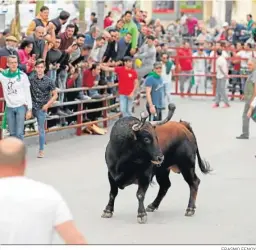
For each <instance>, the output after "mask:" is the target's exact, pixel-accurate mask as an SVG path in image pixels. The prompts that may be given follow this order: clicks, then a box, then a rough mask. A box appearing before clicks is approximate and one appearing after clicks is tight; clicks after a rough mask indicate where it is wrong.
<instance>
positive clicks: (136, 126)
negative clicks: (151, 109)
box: [132, 111, 149, 131]
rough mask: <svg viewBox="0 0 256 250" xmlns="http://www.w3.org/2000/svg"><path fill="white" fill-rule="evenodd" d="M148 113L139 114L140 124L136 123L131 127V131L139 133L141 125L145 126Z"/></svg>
mask: <svg viewBox="0 0 256 250" xmlns="http://www.w3.org/2000/svg"><path fill="white" fill-rule="evenodd" d="M148 116H149V114H148V112H147V111H144V112H141V114H140V122H139V123H136V124H134V125H133V126H132V130H133V131H139V130H140V129H141V128H142V127H143V125H144V124H145V122H146V120H147V119H148Z"/></svg>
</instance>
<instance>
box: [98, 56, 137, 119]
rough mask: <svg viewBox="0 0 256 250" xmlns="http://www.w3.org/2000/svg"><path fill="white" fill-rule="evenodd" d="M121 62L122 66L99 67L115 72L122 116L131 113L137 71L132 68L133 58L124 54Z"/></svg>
mask: <svg viewBox="0 0 256 250" xmlns="http://www.w3.org/2000/svg"><path fill="white" fill-rule="evenodd" d="M123 62H124V66H120V67H113V68H111V67H106V66H103V65H102V66H101V69H102V70H105V71H111V72H115V73H116V75H117V78H118V92H119V102H120V111H121V113H122V115H123V117H125V116H131V115H132V104H133V99H134V94H135V91H136V89H137V88H138V86H139V81H138V75H137V72H136V71H135V70H134V69H133V68H132V65H133V59H132V58H131V57H129V56H125V57H124V59H123Z"/></svg>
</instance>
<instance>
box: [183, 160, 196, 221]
mask: <svg viewBox="0 0 256 250" xmlns="http://www.w3.org/2000/svg"><path fill="white" fill-rule="evenodd" d="M194 165H195V164H194ZM182 175H183V177H184V179H185V181H186V182H187V183H188V185H189V189H190V195H189V201H188V207H187V209H186V213H185V216H193V215H194V214H195V209H196V197H197V191H198V186H199V184H200V179H199V178H198V177H197V175H196V173H195V166H193V167H192V168H190V167H189V165H186V168H184V167H183V169H182Z"/></svg>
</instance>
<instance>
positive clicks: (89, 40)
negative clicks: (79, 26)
mask: <svg viewBox="0 0 256 250" xmlns="http://www.w3.org/2000/svg"><path fill="white" fill-rule="evenodd" d="M99 34H100V30H99V28H98V27H96V26H94V27H92V28H91V30H90V32H88V33H86V34H85V41H84V44H86V45H89V46H91V47H93V45H94V42H95V39H96V38H97V37H98V36H99Z"/></svg>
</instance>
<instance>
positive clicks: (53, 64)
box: [45, 36, 62, 84]
mask: <svg viewBox="0 0 256 250" xmlns="http://www.w3.org/2000/svg"><path fill="white" fill-rule="evenodd" d="M60 43H61V39H60V37H59V36H56V39H55V43H54V45H52V44H51V46H50V47H49V50H48V52H47V56H46V61H45V62H46V72H47V75H48V76H49V77H50V78H51V79H52V81H53V83H54V84H56V80H57V70H58V69H59V67H60V64H59V60H60V59H61V56H62V52H61V51H60V50H59V47H60Z"/></svg>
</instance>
